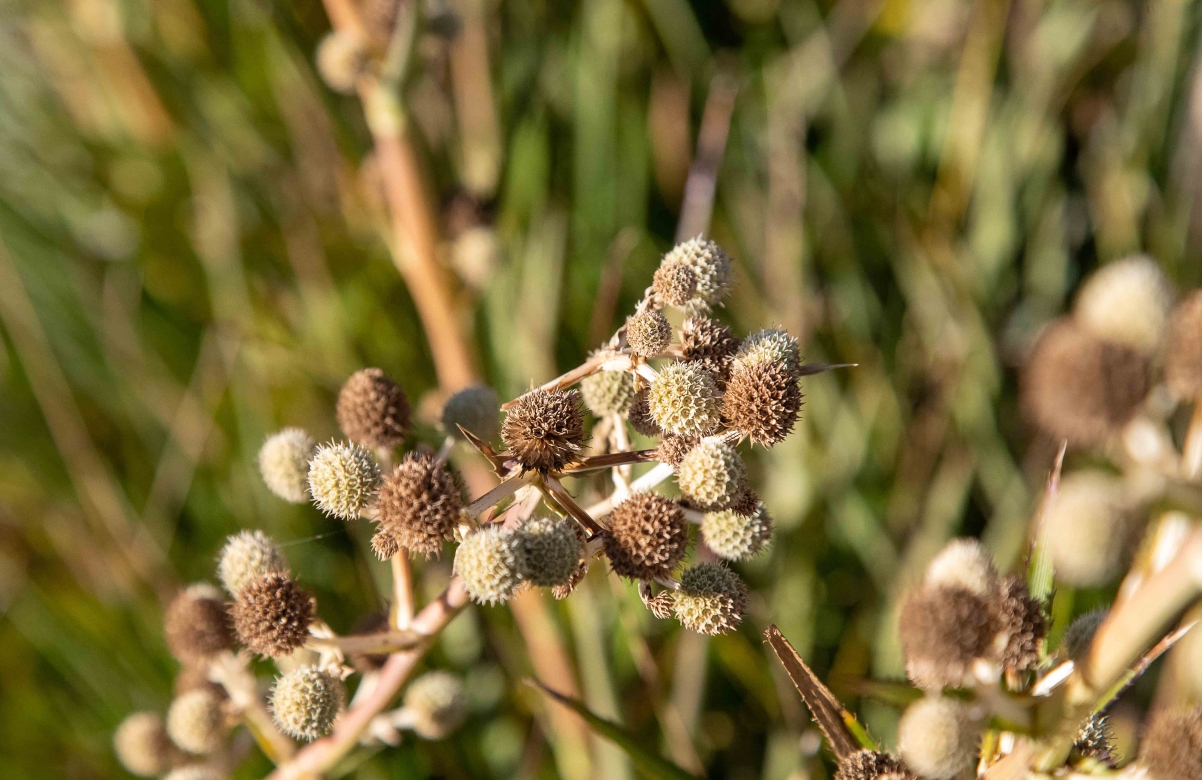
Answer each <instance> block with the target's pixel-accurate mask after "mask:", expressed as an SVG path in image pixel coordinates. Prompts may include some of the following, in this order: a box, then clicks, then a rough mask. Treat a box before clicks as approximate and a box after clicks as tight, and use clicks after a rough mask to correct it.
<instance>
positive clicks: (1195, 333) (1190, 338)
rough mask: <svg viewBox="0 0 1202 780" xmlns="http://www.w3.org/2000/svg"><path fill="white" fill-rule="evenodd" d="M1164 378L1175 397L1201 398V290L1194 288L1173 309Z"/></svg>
mask: <svg viewBox="0 0 1202 780" xmlns="http://www.w3.org/2000/svg"><path fill="white" fill-rule="evenodd" d="M1164 378H1165V381H1166V382H1168V385H1169V388H1170V389H1172V391H1173V392H1174V393H1176V394H1177V395H1178V396H1179V397H1181V398H1202V290H1195V291H1194V292H1193V293H1191V294H1190V296H1189V297H1187V298H1186V299H1185V300H1183V301H1182V302H1181V303H1179V304H1177V307H1176V308H1175V309H1173V314H1172V317H1171V318H1170V319H1169V334H1168V343H1167V344H1166V345H1165V354H1164Z"/></svg>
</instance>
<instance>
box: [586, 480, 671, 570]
mask: <svg viewBox="0 0 1202 780" xmlns="http://www.w3.org/2000/svg"><path fill="white" fill-rule="evenodd" d="M604 543H605V555H606V557H608V558H609V565H610V566H611V567H612V568H613V570H614V572H616V573H617V574H619V575H621V576H623V577H630V578H631V579H641V580H653V579H655V578H656V577H666V576H668V575H670V574H671V573H672V572H673V571H674V570H675V569H676V566H677V564H679V563H680V561H681V559H682V558H684V554H685V550H686V549H687V548H688V544H689V524H688V521H687V520H686V519H685V516H684V511H683V510H681V508H680V505H679V504H677V503H676V502H675V501H672V500H671V499H668V498H664V497H663V496H660V495H656V494H655V493H635V494H634V495H632V496H631V497H630V498H628V499H626V500H625V501H623V502H622V503H620V504H618V505H617V506H616V507H614V511H613V513H612V514H610V516H609V532H608V533H606V534H605V536H604Z"/></svg>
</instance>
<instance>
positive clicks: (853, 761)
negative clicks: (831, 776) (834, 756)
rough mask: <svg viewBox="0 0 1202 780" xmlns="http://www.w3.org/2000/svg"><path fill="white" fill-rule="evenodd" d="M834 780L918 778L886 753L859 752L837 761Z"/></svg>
mask: <svg viewBox="0 0 1202 780" xmlns="http://www.w3.org/2000/svg"><path fill="white" fill-rule="evenodd" d="M835 780H918V777H917V776H916V775H915V774H914V773H913V772H910V771H909V770H908V769H906V767H905V765H904V764H903V763H902V762H901V761H900V760H898V759H897V758H895V757H894V756H891V755H889V754H888V753H882V752H880V751H877V750H859V751H857V752H855V753H852V754H851V755H850V756H845V757H843V758H841V759H839V767H838V769H837V770H836V771H835Z"/></svg>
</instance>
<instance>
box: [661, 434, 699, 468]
mask: <svg viewBox="0 0 1202 780" xmlns="http://www.w3.org/2000/svg"><path fill="white" fill-rule="evenodd" d="M700 441H701V439H696V438H693V437H692V436H677V435H676V434H674V433H665V434H664V437H663V438H662V439H660V442H659V446H658V447H656V448H655V459H656V460H658V461H660V462H661V463H667V464H668V465H669V466H672V467H674V468H675V467H676V466H679V465H680V462H681V461H682V460H684V456H685V455H688V454H689V450H691V449H693V448H694V447H696V446H697V444H698V443H699V442H700Z"/></svg>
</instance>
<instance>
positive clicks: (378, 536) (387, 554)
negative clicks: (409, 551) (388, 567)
mask: <svg viewBox="0 0 1202 780" xmlns="http://www.w3.org/2000/svg"><path fill="white" fill-rule="evenodd" d="M371 551H372V552H373V553H375V554H376V557H377V558H379V559H380V560H382V561H386V560H388V559H389V558H391V557H392V556H394V555H396V554H397V553H399V552H400V551H401V545H400V543H399V542H397V540H396V537H395V536H393V535H392V533H391V532H390V531H386V530H384V529H383V528H381V529H380V530H379V531H376V532H375V533H374V534H372V537H371Z"/></svg>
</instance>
